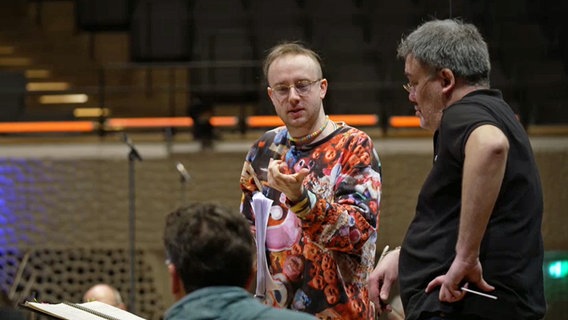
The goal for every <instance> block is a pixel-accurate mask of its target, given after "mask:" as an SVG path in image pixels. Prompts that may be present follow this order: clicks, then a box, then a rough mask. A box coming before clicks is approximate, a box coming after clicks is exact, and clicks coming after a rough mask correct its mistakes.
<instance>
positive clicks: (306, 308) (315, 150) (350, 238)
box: [240, 42, 381, 319]
mask: <svg viewBox="0 0 568 320" xmlns="http://www.w3.org/2000/svg"><path fill="white" fill-rule="evenodd" d="M264 74H265V76H266V79H267V82H268V88H267V91H268V96H269V97H270V99H271V101H272V103H273V105H274V107H275V110H276V113H277V114H278V116H279V117H280V118H281V119H282V121H283V122H284V124H285V126H281V127H278V128H275V129H272V130H270V131H267V132H266V133H264V134H263V135H262V136H261V137H260V138H259V139H258V140H257V141H256V142H255V143H254V144H253V146H252V147H251V149H250V150H249V152H248V154H247V156H246V159H245V163H244V167H243V171H242V175H241V180H240V184H241V189H242V191H243V197H242V203H241V212H242V213H243V214H244V216H245V217H246V218H247V219H248V220H249V221H250V223H251V229H252V230H253V232H255V234H256V240H257V255H258V257H259V260H258V263H257V288H256V295H257V297H258V298H259V299H261V300H263V301H264V303H267V304H270V305H274V306H278V307H283V308H290V309H294V310H299V311H303V312H308V313H311V314H314V315H316V316H317V317H318V318H321V319H373V318H374V307H373V305H372V304H371V303H370V300H369V294H368V290H367V277H368V275H369V273H370V272H371V270H372V268H373V266H374V261H375V243H376V240H377V227H378V221H379V208H380V196H381V166H380V161H379V157H378V155H377V153H376V151H375V149H374V146H373V142H372V140H371V139H370V137H369V136H368V135H367V134H366V133H364V132H362V131H360V130H358V129H355V128H353V127H350V126H348V125H346V124H345V123H336V122H333V121H331V120H330V119H329V118H328V117H327V116H326V114H325V112H324V109H323V98H324V97H325V95H326V91H327V87H328V82H327V80H326V79H325V78H323V75H322V68H321V59H320V57H319V56H318V54H317V53H315V52H314V51H312V50H310V49H308V48H306V47H304V46H303V45H301V44H299V43H295V42H292V43H283V44H279V45H277V46H275V47H274V48H272V49H271V51H270V53H269V54H268V56H267V58H266V60H265V63H264ZM265 257H266V258H265Z"/></svg>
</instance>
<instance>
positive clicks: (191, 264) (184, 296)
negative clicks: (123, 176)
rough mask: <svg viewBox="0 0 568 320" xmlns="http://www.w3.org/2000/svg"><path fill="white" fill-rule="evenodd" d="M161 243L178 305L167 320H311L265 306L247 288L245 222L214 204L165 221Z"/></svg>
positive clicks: (249, 249)
mask: <svg viewBox="0 0 568 320" xmlns="http://www.w3.org/2000/svg"><path fill="white" fill-rule="evenodd" d="M164 245H165V249H166V254H167V257H168V261H167V264H168V272H169V274H170V280H171V289H172V293H173V295H174V298H175V300H176V303H175V304H174V305H173V306H171V307H170V309H168V311H167V312H166V314H165V320H200V319H201V320H256V319H259V320H260V319H262V320H264V319H274V320H279V319H282V320H309V319H315V318H314V317H313V316H311V315H309V314H306V313H301V312H296V311H292V310H280V309H276V308H272V307H269V306H266V305H263V304H262V303H260V302H259V301H257V300H256V299H255V298H254V297H253V296H252V294H251V293H249V292H248V291H247V290H246V289H245V288H246V287H247V285H248V283H249V282H250V281H251V279H252V277H253V272H252V266H253V265H252V261H253V257H254V240H253V238H252V235H251V233H250V230H249V225H248V223H247V221H246V220H245V219H244V218H243V217H242V215H240V214H239V213H238V212H236V211H231V210H229V209H227V208H226V207H223V206H221V205H218V204H214V203H193V204H190V205H188V206H185V207H180V208H178V209H177V210H175V211H173V212H171V213H170V214H169V215H168V216H167V217H166V224H165V228H164Z"/></svg>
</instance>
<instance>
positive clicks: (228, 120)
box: [211, 116, 239, 127]
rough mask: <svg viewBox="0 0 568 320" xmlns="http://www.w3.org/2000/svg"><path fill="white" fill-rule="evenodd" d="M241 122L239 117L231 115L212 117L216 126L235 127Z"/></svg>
mask: <svg viewBox="0 0 568 320" xmlns="http://www.w3.org/2000/svg"><path fill="white" fill-rule="evenodd" d="M238 123H239V118H237V117H231V116H223V117H222V116H215V117H211V124H212V125H213V126H214V127H234V126H236V125H237V124H238Z"/></svg>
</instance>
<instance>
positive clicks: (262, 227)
mask: <svg viewBox="0 0 568 320" xmlns="http://www.w3.org/2000/svg"><path fill="white" fill-rule="evenodd" d="M272 202H273V201H272V200H271V199H268V198H267V197H265V196H264V195H263V194H262V192H256V193H255V194H254V195H253V196H252V209H253V211H254V225H255V228H256V255H257V259H256V295H257V296H261V297H264V296H265V295H266V278H267V277H268V276H269V273H268V264H267V262H266V228H267V226H268V217H269V215H270V208H271V207H272Z"/></svg>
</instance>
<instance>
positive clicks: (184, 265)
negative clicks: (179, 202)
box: [164, 203, 254, 293]
mask: <svg viewBox="0 0 568 320" xmlns="http://www.w3.org/2000/svg"><path fill="white" fill-rule="evenodd" d="M164 245H165V249H166V254H167V255H168V259H169V260H170V263H172V264H173V265H174V266H175V268H176V270H177V272H178V274H179V276H180V278H181V280H182V283H183V286H184V289H185V291H186V292H187V293H189V292H191V291H194V290H197V289H199V288H203V287H208V286H239V287H245V286H246V285H247V281H248V279H249V277H250V275H251V270H252V264H253V252H254V243H253V237H252V234H251V231H250V228H249V223H248V222H247V221H246V220H245V218H244V217H243V216H242V215H241V214H240V213H238V212H235V211H231V210H229V209H228V208H225V207H223V206H221V205H219V204H214V203H194V204H191V205H188V206H185V207H181V208H178V209H177V210H175V211H174V212H171V213H170V214H169V215H168V216H167V217H166V226H165V229H164Z"/></svg>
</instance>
